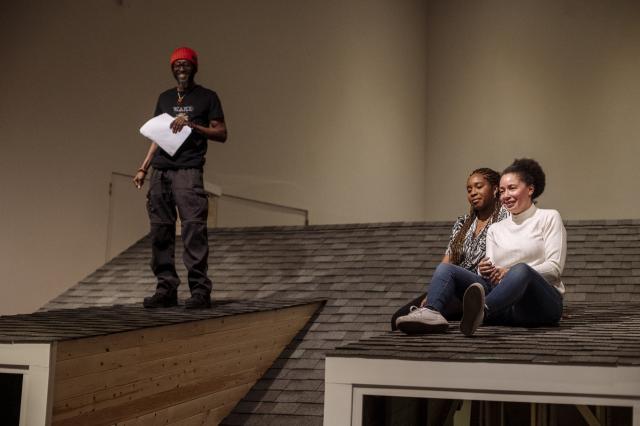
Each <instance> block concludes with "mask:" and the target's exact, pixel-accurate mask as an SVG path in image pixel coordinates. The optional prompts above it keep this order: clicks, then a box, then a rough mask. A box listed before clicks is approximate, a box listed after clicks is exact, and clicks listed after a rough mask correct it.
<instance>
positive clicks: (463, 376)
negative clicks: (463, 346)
mask: <svg viewBox="0 0 640 426" xmlns="http://www.w3.org/2000/svg"><path fill="white" fill-rule="evenodd" d="M365 395H384V396H403V397H417V398H445V399H462V400H480V401H506V402H527V403H530V402H536V403H550V404H575V405H599V406H627V407H632V409H633V423H632V424H633V426H640V366H638V367H627V366H624V367H604V366H575V365H556V364H553V365H543V364H514V363H487V362H434V361H407V360H393V359H363V358H340V357H327V359H326V363H325V406H324V424H325V425H326V426H329V425H331V426H360V425H361V424H362V408H363V399H364V396H365Z"/></svg>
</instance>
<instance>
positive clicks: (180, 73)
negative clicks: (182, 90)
mask: <svg viewBox="0 0 640 426" xmlns="http://www.w3.org/2000/svg"><path fill="white" fill-rule="evenodd" d="M171 71H172V72H173V76H174V77H175V79H176V81H177V82H178V85H179V86H180V87H188V86H189V85H190V84H191V83H192V82H193V77H194V76H195V74H196V68H195V66H194V65H193V64H192V63H191V61H188V60H186V59H178V60H177V61H174V62H173V64H171Z"/></svg>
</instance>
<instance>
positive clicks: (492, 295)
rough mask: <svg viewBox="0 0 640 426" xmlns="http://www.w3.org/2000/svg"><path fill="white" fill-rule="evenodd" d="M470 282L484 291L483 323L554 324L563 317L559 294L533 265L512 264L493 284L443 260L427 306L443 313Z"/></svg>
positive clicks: (461, 295) (435, 275)
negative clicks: (476, 284) (478, 285)
mask: <svg viewBox="0 0 640 426" xmlns="http://www.w3.org/2000/svg"><path fill="white" fill-rule="evenodd" d="M473 283H480V284H481V285H482V286H483V287H484V289H485V293H486V299H485V304H486V307H487V310H486V315H485V322H486V323H489V324H504V325H515V326H525V327H528V326H538V325H550V324H556V323H557V322H558V321H560V317H561V316H562V296H561V295H560V293H559V292H558V291H557V290H556V289H555V288H554V287H553V286H552V285H551V284H549V283H548V282H547V281H546V280H545V279H544V278H543V277H542V276H541V275H540V274H538V273H537V272H536V271H535V270H534V269H533V268H531V267H530V266H529V265H526V264H524V263H519V264H517V265H515V266H513V267H512V268H511V269H509V271H508V272H507V273H506V274H505V276H504V278H503V279H502V281H500V283H499V284H498V285H496V286H493V285H491V283H489V282H488V281H487V280H485V279H484V278H483V277H481V276H480V275H477V274H474V273H473V272H470V271H468V270H466V269H464V268H461V267H459V266H455V265H450V264H446V263H442V264H440V265H438V267H437V268H436V272H435V273H434V274H433V278H432V279H431V285H430V287H429V292H428V307H429V308H432V309H435V310H437V311H440V312H442V310H443V309H444V308H445V306H446V305H447V303H448V302H449V301H450V300H451V299H453V298H454V297H457V298H458V299H460V300H462V297H463V296H464V292H465V290H466V289H467V287H469V286H470V285H471V284H473Z"/></svg>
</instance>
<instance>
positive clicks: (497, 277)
mask: <svg viewBox="0 0 640 426" xmlns="http://www.w3.org/2000/svg"><path fill="white" fill-rule="evenodd" d="M508 271H509V268H501V267H499V266H495V267H494V268H493V272H492V273H491V275H489V281H491V282H492V283H493V285H498V284H499V283H500V281H502V279H503V278H504V276H505V275H507V272H508Z"/></svg>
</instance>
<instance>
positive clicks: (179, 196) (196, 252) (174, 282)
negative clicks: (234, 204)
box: [147, 169, 211, 296]
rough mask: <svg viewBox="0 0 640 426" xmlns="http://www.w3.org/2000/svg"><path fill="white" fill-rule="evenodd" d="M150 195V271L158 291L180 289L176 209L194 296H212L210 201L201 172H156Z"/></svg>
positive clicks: (192, 170)
mask: <svg viewBox="0 0 640 426" xmlns="http://www.w3.org/2000/svg"><path fill="white" fill-rule="evenodd" d="M149 185H150V186H149V193H148V194H147V198H148V201H147V212H148V213H149V221H150V222H151V233H150V236H151V269H152V270H153V273H154V274H155V276H156V278H157V279H158V286H157V290H156V291H157V292H158V293H170V292H174V291H176V290H177V288H178V285H179V284H180V279H179V278H178V274H177V273H176V267H175V240H176V220H177V214H176V207H177V213H179V214H180V220H181V221H182V242H183V245H184V253H183V256H182V259H183V261H184V264H185V266H186V267H187V271H188V280H189V289H190V290H191V294H196V293H200V294H203V295H205V296H208V295H209V294H210V293H211V280H210V279H209V278H208V277H207V260H208V257H209V241H208V235H207V216H208V214H209V201H208V198H207V193H206V192H205V190H204V183H203V179H202V170H200V169H177V170H155V169H154V170H153V171H152V173H151V179H150V182H149Z"/></svg>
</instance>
